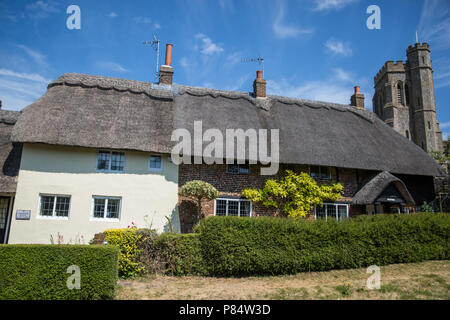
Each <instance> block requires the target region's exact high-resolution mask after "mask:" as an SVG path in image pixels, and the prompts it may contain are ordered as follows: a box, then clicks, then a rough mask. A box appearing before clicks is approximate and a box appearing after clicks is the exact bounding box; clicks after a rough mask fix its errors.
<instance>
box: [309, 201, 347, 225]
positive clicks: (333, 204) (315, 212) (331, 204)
mask: <svg viewBox="0 0 450 320" xmlns="http://www.w3.org/2000/svg"><path fill="white" fill-rule="evenodd" d="M327 206H335V208H336V213H335V214H336V217H335V219H336V221H339V208H338V206H345V207H346V209H347V214H346V217H345V219H348V218H349V205H348V204H347V203H339V202H324V204H323V207H324V208H325V221H328V212H327ZM330 215H331V214H330ZM314 219H315V220H317V206H315V207H314Z"/></svg>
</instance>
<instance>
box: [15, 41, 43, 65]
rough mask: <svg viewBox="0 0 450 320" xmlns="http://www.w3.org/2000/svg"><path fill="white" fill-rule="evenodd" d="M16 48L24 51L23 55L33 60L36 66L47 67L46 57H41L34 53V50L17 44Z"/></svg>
mask: <svg viewBox="0 0 450 320" xmlns="http://www.w3.org/2000/svg"><path fill="white" fill-rule="evenodd" d="M16 46H17V47H18V48H20V49H22V50H23V51H25V53H26V54H27V55H28V56H30V57H31V59H33V60H34V62H36V63H37V64H38V65H40V66H43V67H47V61H46V58H47V57H46V56H45V55H43V54H42V53H40V52H38V51H36V50H32V49H30V48H28V47H27V46H24V45H21V44H18V45H16Z"/></svg>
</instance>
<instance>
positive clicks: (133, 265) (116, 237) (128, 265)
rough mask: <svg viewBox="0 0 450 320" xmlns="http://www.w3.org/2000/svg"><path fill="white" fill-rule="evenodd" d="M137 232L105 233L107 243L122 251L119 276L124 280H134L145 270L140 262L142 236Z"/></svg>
mask: <svg viewBox="0 0 450 320" xmlns="http://www.w3.org/2000/svg"><path fill="white" fill-rule="evenodd" d="M136 231H137V229H136V228H128V229H109V230H106V231H104V234H105V241H106V242H107V243H108V245H113V246H116V247H118V248H119V249H120V253H119V276H120V277H122V278H133V277H135V276H137V275H139V274H140V273H141V272H142V271H143V270H144V267H143V266H142V265H141V263H140V262H139V255H140V253H141V250H140V249H139V247H138V243H139V240H140V239H141V237H142V236H141V235H139V234H137V233H136Z"/></svg>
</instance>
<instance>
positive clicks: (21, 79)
mask: <svg viewBox="0 0 450 320" xmlns="http://www.w3.org/2000/svg"><path fill="white" fill-rule="evenodd" d="M49 82H51V81H50V80H47V79H46V78H45V77H43V76H41V75H39V74H35V73H23V72H16V71H13V70H9V69H0V98H1V100H2V102H3V106H4V107H5V108H6V109H11V110H20V109H22V108H23V107H26V106H27V105H29V104H31V103H32V102H33V101H35V100H36V99H37V98H39V97H40V96H41V95H42V94H43V93H44V92H45V90H46V88H47V85H48V83H49Z"/></svg>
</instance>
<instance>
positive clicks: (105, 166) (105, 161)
mask: <svg viewBox="0 0 450 320" xmlns="http://www.w3.org/2000/svg"><path fill="white" fill-rule="evenodd" d="M97 169H98V170H109V152H105V151H100V152H99V153H98V155H97Z"/></svg>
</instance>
